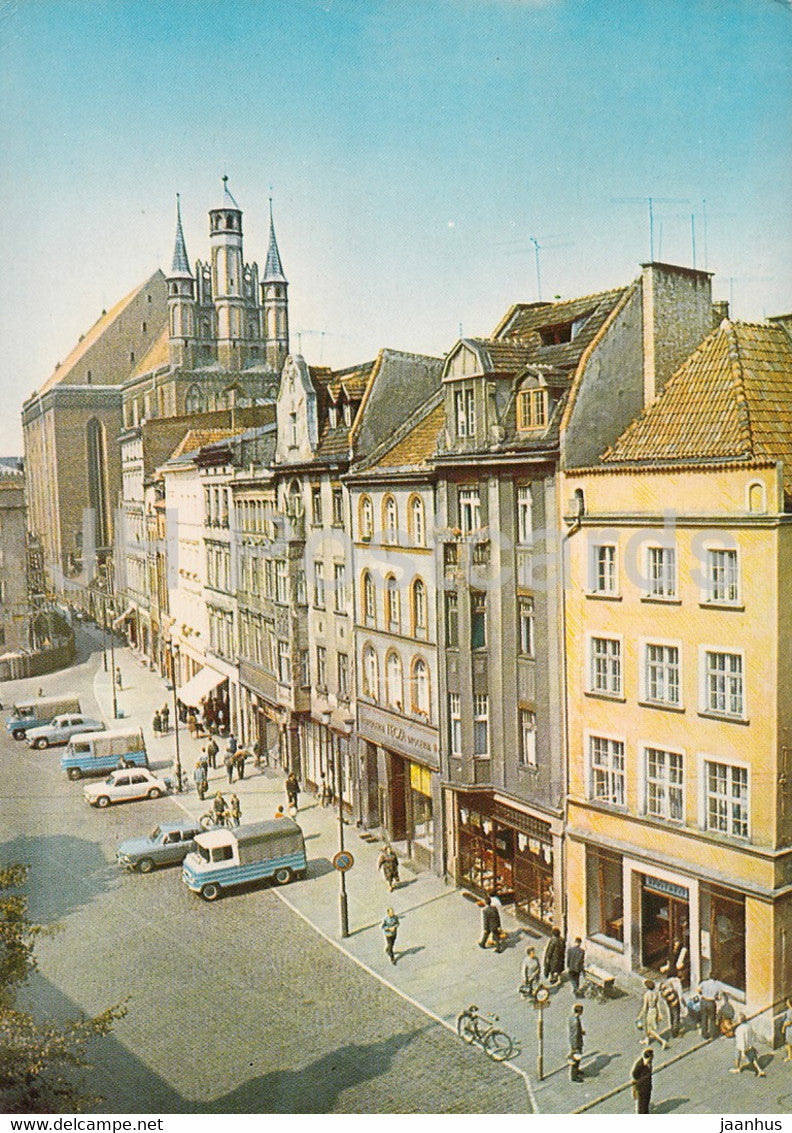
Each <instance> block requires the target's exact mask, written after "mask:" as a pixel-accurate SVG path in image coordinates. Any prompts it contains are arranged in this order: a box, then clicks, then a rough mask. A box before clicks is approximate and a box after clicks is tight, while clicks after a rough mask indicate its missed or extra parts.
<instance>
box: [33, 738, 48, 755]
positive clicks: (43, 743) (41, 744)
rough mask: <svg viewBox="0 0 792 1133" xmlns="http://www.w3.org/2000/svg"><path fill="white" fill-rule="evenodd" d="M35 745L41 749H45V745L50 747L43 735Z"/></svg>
mask: <svg viewBox="0 0 792 1133" xmlns="http://www.w3.org/2000/svg"><path fill="white" fill-rule="evenodd" d="M35 746H36V747H37V748H38V749H39V751H43V750H44V748H45V747H49V744H48V743H47V741H46V740H45V739H44V737H43V736H42V737H41V738H40V739H38V740H36V743H35Z"/></svg>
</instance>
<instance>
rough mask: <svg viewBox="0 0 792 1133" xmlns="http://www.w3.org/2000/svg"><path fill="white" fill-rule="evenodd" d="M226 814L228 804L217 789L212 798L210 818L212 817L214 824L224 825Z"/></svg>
mask: <svg viewBox="0 0 792 1133" xmlns="http://www.w3.org/2000/svg"><path fill="white" fill-rule="evenodd" d="M227 815H228V806H227V805H226V801H225V799H224V798H223V796H222V795H221V794H220V792H219V791H218V792H217V794H216V795H215V797H214V798H213V799H212V818H213V819H214V824H215V826H225V824H226V817H227Z"/></svg>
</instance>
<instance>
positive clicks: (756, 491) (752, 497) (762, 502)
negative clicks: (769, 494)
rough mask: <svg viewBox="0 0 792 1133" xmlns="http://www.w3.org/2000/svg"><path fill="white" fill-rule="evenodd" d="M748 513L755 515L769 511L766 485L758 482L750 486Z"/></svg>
mask: <svg viewBox="0 0 792 1133" xmlns="http://www.w3.org/2000/svg"><path fill="white" fill-rule="evenodd" d="M748 511H752V512H753V513H754V514H755V515H756V514H758V515H761V514H762V512H765V511H767V501H766V499H765V489H764V484H760V483H759V481H758V480H757V481H755V482H754V483H753V484H749V485H748Z"/></svg>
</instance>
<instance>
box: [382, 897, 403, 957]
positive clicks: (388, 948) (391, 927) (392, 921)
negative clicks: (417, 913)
mask: <svg viewBox="0 0 792 1133" xmlns="http://www.w3.org/2000/svg"><path fill="white" fill-rule="evenodd" d="M381 927H382V932H383V934H384V936H385V955H386V956H387V957H388V959H389V960H390V962H391V964H395V963H396V957H395V955H394V953H393V946H394V944H395V943H396V934H397V933H398V931H399V918H398V917H397V916H396V914H395V913H394V911H393V909H388V910H387V913H386V916H385V919H384V920H383V922H382V926H381Z"/></svg>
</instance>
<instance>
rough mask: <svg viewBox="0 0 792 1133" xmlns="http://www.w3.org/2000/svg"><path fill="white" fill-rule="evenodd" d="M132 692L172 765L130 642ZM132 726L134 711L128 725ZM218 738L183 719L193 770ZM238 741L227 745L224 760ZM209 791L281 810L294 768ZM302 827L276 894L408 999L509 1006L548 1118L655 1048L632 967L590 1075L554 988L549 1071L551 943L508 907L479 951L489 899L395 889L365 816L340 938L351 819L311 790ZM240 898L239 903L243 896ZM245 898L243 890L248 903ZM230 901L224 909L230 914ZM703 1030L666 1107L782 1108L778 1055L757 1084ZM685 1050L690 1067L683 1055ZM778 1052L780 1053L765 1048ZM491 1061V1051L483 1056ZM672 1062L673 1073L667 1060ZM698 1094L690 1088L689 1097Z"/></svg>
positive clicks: (188, 804) (440, 1015) (598, 1092)
mask: <svg viewBox="0 0 792 1133" xmlns="http://www.w3.org/2000/svg"><path fill="white" fill-rule="evenodd" d="M119 654H120V660H119V661H118V662H117V663H119V664H120V666H121V669H122V675H123V683H124V687H123V688H122V690H121V691H120V692H119V693H118V700H119V708H120V709H121V710H122V711H123V712H124V717H123V724H125V725H126V724H128V725H130V726H142V727H143V729H144V732H145V736H146V742H147V744H148V746H149V751H150V759H151V763H152V767H153V769H155V770H157V771H160V772H161V773H163V774H167V772H168V770H169V769H170V764H171V763H172V760H173V755H174V734H173V728H172V727H171V730H170V732H169V733H168V735H166V736H164V737H161V738H156V739H154V738H153V733H152V731H151V716H152V713H153V711H154V709H155V708H157V707H161V706H162V704H163V703H165V701H166V699H167V697H168V695H169V694H168V693H167V690H166V689H165V686H164V683H163V681H162V680H161V678H160V677H159V676H158V674H156V673H152V672H150V671H149V670H148V669H146V668H144V667H143V666H142V665H141V664H140V663H139V662H138V661H137V660H136V659H135V658H134V657H133V656H132V655H131V654H130V653H129V652H128V651H127V650H123V651H119ZM94 691H95V695H96V696H97V699H98V700H99V703H100V707H101V709H102V712H103V714H104V715H105V717H106V718H107V720H108V723H109V722H110V719H111V717H112V707H111V704H112V693H111V688H110V683H109V674H105V673H104V672H102V670H101V669H100V670H99V672H98V673H97V674H96V677H95V680H94ZM118 723H119V724H121V723H122V721H121V720H119V721H118ZM204 743H206V740H205V739H203V740H198V741H195V740H191V739H190V737H189V733H188V732H187V729H186V728H185V727H184V726H182V727H181V728H180V746H181V762H182V767H183V769H184V770H185V771H186V772H187V773H188V774H189V775H190V776H191V775H192V770H193V768H194V766H195V761H196V759H197V758H198V755H199V753H200V748H201V746H202V744H204ZM224 750H225V744H224V743H223V742H222V741H220V755H219V757H218V759H219V760H222V755H223V752H224ZM209 775H210V783H209V788H210V793H209V796H208V797H209V798H210V797H211V795H212V794H213V793H214V791H216V790H222V791H223V792H224V793H225V794H226V796H227V795H228V793H229V792H230V791H231V790H233V791H235V792H236V794H237V795H238V796H239V799H240V803H241V806H242V821H243V823H244V822H251V821H257V820H259V819H263V818H271V817H273V816H274V814H275V809H276V807H277V806H278V805H279V804H281V803H283V804H284V805H285V803H286V799H285V794H284V790H283V779H284V773H283V772H282V771H281V770H280V769H277V770H275V769H270V770H264V771H257V770H256V769H255V768H253V767H251V766H249V769H248V772H247V774H246V777H245V779H244V780H242V781H241V782H239V781H237V780H236V779H235V780H234V784H233V787H229V785H228V780H227V776H226V772H225V768H224V767H223V766H222V763H221V765H220V766H218V768H217V770H215V771H212V770H210V772H209ZM171 799H172V801H173V802H174V803H176V804H177V805H179V806H180V807H181V808H182V809H183V810H185V811H186V812H187V813H189V814H191V815H193V816H197V815H198V814H201V813H203V812H204V811H205V810H206V809H207V805H208V804H207V802H204V803H201V802H200V800H199V799H198V797H197V795H196V793H195V790H194V788H191V789H190V790H189V791H188V792H186V793H184V794H182V795H172V796H171ZM300 803H301V806H300V812H299V815H298V822H299V823H300V825H301V826H302V828H303V830H304V832H305V839H306V848H307V852H308V859H309V875H308V878H307V879H306V880H305V881H302V882H297V883H294V884H291V885H287V886H285V887H283V888H282V889H278V890H276V892H277V894H278V896H279V897H280V898H281V899H282V900H283V901H284V902H285V904H287V905H288V906H289V907H290V908H292V909H293V910H294V911H295V912H296V913H298V914H299V915H300V916H301V917H303V918H304V919H305V920H306V921H307V922H308V923H310V924H311V925H312V926H313V927H314V928H315V929H316V930H317V931H319V932H321V933H322V934H323V935H324V936H325V937H326V938H327V939H328V940H330V941H331V942H332V943H333V944H334V945H335V946H336V947H339V948H341V950H342V951H344V952H345V953H346V954H347V955H349V956H350V957H351V958H352V959H353V960H355V961H356V962H358V963H359V964H361V965H362V966H363V967H365V968H366V969H367V970H369V971H370V972H371V973H372V974H373V975H374V976H376V977H377V978H379V979H381V980H382V981H383V982H384V983H385V984H387V985H388V986H389V987H391V988H392V989H393V990H394V991H396V992H397V993H398V994H400V995H402V996H404V997H405V998H406V999H408V1000H410V1001H411V1002H412V1003H414V1004H415V1005H417V1006H418V1007H419V1008H421V1009H423V1010H424V1011H426V1012H428V1013H429V1014H430V1015H432V1016H434V1017H435V1018H437V1019H438V1020H439V1021H440V1022H442V1023H443V1024H444V1025H446V1026H448V1027H450V1028H451V1029H453V1030H455V1020H456V1016H457V1014H458V1012H459V1011H460V1010H462V1009H463V1008H464V1007H467V1006H468V1005H469V1004H470V1003H476V1004H477V1005H478V1006H479V1008H480V1010H481V1011H483V1012H485V1013H491V1012H495V1013H496V1014H497V1015H498V1016H499V1019H500V1022H499V1025H500V1027H501V1028H502V1029H503V1030H505V1031H506V1032H507V1033H508V1034H509V1035H510V1036H511V1037H512V1038H514V1039H515V1040H516V1043H517V1047H516V1053H515V1055H514V1056H513V1058H512V1066H513V1068H514V1070H515V1072H518V1073H521V1074H522V1076H523V1077H524V1078H525V1079H526V1086H527V1090H528V1096H529V1099H530V1106H529V1107H528V1106H527V1108H532V1109H534V1110H536V1111H539V1112H543V1113H570V1112H572V1111H574V1110H576V1109H578V1108H579V1107H581V1106H586V1105H587V1104H589V1103H591V1102H594V1101H595V1100H596V1099H597V1098H601V1097H602V1096H603V1095H605V1094H608V1093H609V1092H610V1091H611V1090H613V1089H615V1088H616V1087H618V1086H620V1085H622V1084H623V1083H625V1082H627V1080H628V1079H629V1077H630V1071H631V1068H632V1065H633V1063H634V1061H635V1060H636V1058H637V1057H638V1056H639V1054H640V1052H641V1050H642V1047H641V1044H640V1033H639V1032H638V1030H637V1029H636V1026H635V1018H636V1015H637V1014H638V1009H639V1004H640V995H641V992H642V983H641V980H640V979H639V978H638V977H634V976H628V975H625V974H619V975H618V977H617V986H618V988H619V991H620V995H619V997H618V998H614V999H611V1000H609V1001H608V1002H607V1003H604V1004H601V1003H598V1002H596V1001H594V1000H590V999H585V1000H581V1001H580V1002H582V1003H583V1004H584V1012H583V1025H584V1027H585V1029H586V1039H585V1051H584V1059H583V1064H582V1065H583V1070H584V1073H585V1080H584V1081H583V1082H582V1083H573V1082H570V1080H569V1073H568V1070H567V1066H566V1054H567V1037H566V1036H567V1019H568V1017H569V1015H570V1013H571V1010H572V1006H573V1004H574V1002H575V1000H574V998H573V995H572V990H571V987H570V985H569V984H568V983H565V984H564V985H563V986H562V987H561V988H559V989H558V990H556V991H554V992H553V994H552V998H551V1000H550V1003H549V1005H548V1007H547V1008H546V1009H545V1012H544V1069H545V1076H544V1080H543V1081H541V1082H539V1081H538V1079H537V1074H536V1055H537V1038H536V1025H537V1012H536V1011H535V1009H534V1008H533V1007H532V1006H531V1005H530V1004H529V1003H526V1002H525V1001H523V1000H522V999H521V998H520V996H519V995H518V993H517V987H518V984H519V982H520V967H521V963H522V959H523V956H524V955H525V948H526V945H528V944H534V945H535V946H536V948H537V952H538V954H539V956H540V957H541V955H542V953H543V951H544V943H545V938H544V937H541V936H540V935H539V934H538V933H537V932H535V931H533V930H531V929H527V928H525V927H524V926H522V925H520V924H519V923H518V922H517V921H516V920H514V919H513V918H512V917H511V916H510V915H509V914H508V912H506V913H505V914H504V916H503V923H504V928H505V929H506V930H507V931H508V932H509V938H508V941H507V942H506V947H505V949H504V951H503V952H502V953H501V954H498V953H496V952H495V951H494V950H493V949H487V950H486V951H482V950H481V949H480V948H478V947H477V941H478V939H479V937H480V934H481V915H480V909H479V908H478V906H477V905H476V904H475V903H473V902H471V901H470V900H468V899H466V898H465V896H464V895H463V894H462V893H461V892H460V891H459V890H456V889H453V888H451V887H450V886H449V885H447V884H446V883H445V882H444V881H443V880H442V879H441V878H438V877H436V876H435V875H434V874H432V873H429V872H422V873H418V872H413V871H412V870H411V869H410V868H409V867H408V866H405V865H402V869H401V877H402V881H401V884H400V885H399V887H398V888H397V889H396V890H394V892H393V893H389V892H388V888H387V886H386V884H385V882H384V881H383V879H382V877H381V875H380V874H379V873H378V871H377V867H376V863H377V858H378V856H379V852H380V849H381V847H382V843H381V842H379V841H369V840H368V839H369V837H370V836H369V835H367V834H365V832H362V831H358V830H357V828H356V827H355V826H354V825H349V824H346V825H345V828H344V829H345V841H346V848H347V849H348V850H350V851H351V852H352V854H353V855H354V858H355V864H354V866H353V868H352V869H351V870H350V871H349V873H348V874H347V891H348V900H349V927H350V935H349V937H348V938H347V939H345V940H341V939H340V929H339V875H338V873H337V872H336V871H335V870H334V869H333V867H332V857H333V854H334V853H335V852H336V851H337V850H338V840H339V827H338V814H337V811H336V810H334V809H333V808H322V807H320V806H319V804H318V803H317V801H316V800H315V799H314V798H313V796H311V795H302V796H301V798H300ZM229 899H233V898H229ZM242 899H243V898H242ZM388 906H392V907H393V909H394V910H395V911H396V913H397V914H398V916H399V918H400V921H401V925H400V929H399V937H398V941H397V946H396V954H397V958H398V963H397V964H396V965H395V966H394V965H392V964H391V963H390V962H389V961H388V958H387V957H386V956H385V954H384V942H383V936H382V932H381V930H380V923H381V921H382V918H383V917H384V915H385V910H386V908H387V907H388ZM222 908H223V906H222V902H220V903H219V905H218V906H217V913H218V915H222ZM699 1045H700V1038H699V1035H698V1032H696V1031H693V1032H689V1033H687V1034H685V1035H683V1036H681V1037H679V1038H677V1039H674V1040H672V1041H671V1045H670V1047H669V1049H668V1051H667V1052H662V1051H660V1050H656V1054H655V1088H654V1097H653V1104H656V1105H658V1107H659V1108H660V1109H662V1108H663V1099H666V1107H667V1108H668V1109H675V1110H679V1111H682V1112H684V1111H688V1112H689V1111H691V1110H692V1111H694V1112H723V1113H726V1112H734V1113H739V1112H743V1111H744V1112H752V1113H763V1112H782V1111H783V1109H784V1108H787V1107H786V1106H782V1107H781V1108H779V1102H780V1098H779V1094H784V1093H786V1094H788V1092H789V1089H790V1075H789V1074H787V1073H785V1068H784V1067H782V1065H781V1062H780V1056H779V1054H778V1052H776V1054H775V1056H774V1057H773V1059H772V1065H771V1066H770V1067H769V1069H768V1078H767V1079H764V1080H760V1081H755V1080H754V1078H753V1075H749V1077H750V1082H749V1081H748V1080H747V1079H746V1076H745V1073H743V1074H741V1075H736V1074H734V1075H733V1074H730V1073H729V1072H728V1070H729V1067H731V1066H732V1065H733V1057H734V1044H733V1042H732V1041H731V1040H727V1039H723V1038H721V1039H718V1040H716V1041H715V1042H713V1043H711V1044H709V1045H707V1046H706V1047H704V1048H702V1049H700V1050H699V1051H698V1052H696V1053H690V1052H695V1051H696V1048H697V1047H698V1046H699ZM685 1053H689V1057H687V1058H685V1057H683V1058H682V1059H681V1060H680V1061H679V1062H677V1061H676V1059H677V1058H678V1057H679V1056H680V1055H683V1054H685ZM760 1053H761V1054H762V1055H763V1060H764V1057H766V1051H765V1049H764V1048H762V1051H761V1052H760ZM480 1057H481V1058H484V1057H486V1056H485V1055H484V1054H483V1053H481V1055H480ZM669 1062H671V1065H670V1066H669V1068H668V1070H666V1071H663V1069H662V1068H663V1066H664V1064H666V1063H669ZM680 1090H681V1091H682V1092H683V1093H684V1092H687V1095H688V1096H686V1097H681V1098H680V1097H679V1096H674V1097H672V1095H679V1093H680ZM632 1105H633V1103H632V1098H631V1095H630V1091H629V1089H628V1090H625V1091H624V1092H622V1093H621V1094H618V1095H617V1096H616V1097H614V1098H611V1099H609V1100H608V1101H607V1102H605V1103H603V1106H602V1108H601V1109H599V1110H598V1109H595V1110H594V1112H598V1111H599V1112H612V1113H625V1112H632Z"/></svg>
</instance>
